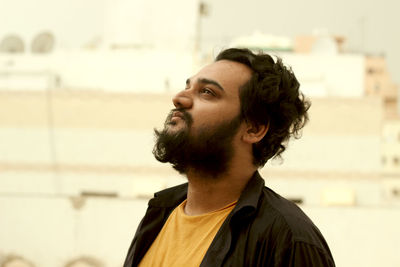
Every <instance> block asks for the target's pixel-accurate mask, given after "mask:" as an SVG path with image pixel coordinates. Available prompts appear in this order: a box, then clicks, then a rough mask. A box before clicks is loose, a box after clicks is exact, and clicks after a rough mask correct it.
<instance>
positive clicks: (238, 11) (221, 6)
mask: <svg viewBox="0 0 400 267" xmlns="http://www.w3.org/2000/svg"><path fill="white" fill-rule="evenodd" d="M206 3H209V9H210V12H209V16H207V17H204V18H203V19H202V36H203V47H205V48H210V47H213V46H216V45H223V44H224V43H226V42H228V41H229V40H231V39H232V38H233V37H235V36H236V35H240V34H243V35H248V34H251V33H252V32H253V31H254V30H260V31H261V32H264V33H269V34H276V35H287V36H290V37H295V36H296V35H299V34H311V33H312V31H313V30H314V29H327V30H328V31H329V32H330V33H332V34H336V35H343V36H345V37H346V39H347V41H346V45H345V47H346V48H347V49H348V50H349V51H356V52H365V53H371V54H384V55H386V57H387V62H388V65H389V67H390V71H391V74H392V77H393V79H394V80H395V81H396V82H397V83H400V50H399V47H400V30H399V25H400V16H399V10H400V1H398V0H383V1H375V0H304V1H296V0H280V1H270V0H247V1H242V0H215V1H211V0H208V1H206Z"/></svg>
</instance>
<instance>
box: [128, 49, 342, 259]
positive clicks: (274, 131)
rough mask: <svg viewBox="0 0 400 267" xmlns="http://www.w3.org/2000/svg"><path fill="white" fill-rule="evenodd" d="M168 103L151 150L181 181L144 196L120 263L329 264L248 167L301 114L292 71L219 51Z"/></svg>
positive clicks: (300, 219) (316, 240)
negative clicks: (145, 204)
mask: <svg viewBox="0 0 400 267" xmlns="http://www.w3.org/2000/svg"><path fill="white" fill-rule="evenodd" d="M173 103H174V105H175V107H176V108H175V109H173V110H172V111H171V113H170V114H169V116H168V117H167V119H166V122H165V125H164V129H163V130H162V131H157V130H156V131H155V134H156V137H157V141H156V144H155V147H154V150H153V153H154V155H155V157H156V159H157V160H159V161H161V162H169V163H171V164H172V166H173V168H175V169H176V170H177V171H179V172H180V173H182V174H184V175H186V176H187V179H188V183H187V184H184V185H180V186H176V187H173V188H169V189H166V190H164V191H161V192H158V193H156V194H155V197H154V198H153V199H151V200H150V201H149V207H148V210H147V212H146V215H145V216H144V218H143V220H142V222H141V224H140V225H139V227H138V230H137V232H136V235H135V237H134V239H133V242H132V245H131V247H130V248H129V251H128V255H127V258H126V261H125V264H124V267H131V266H141V267H144V266H152V267H154V266H185V267H186V266H271V267H272V266H274V267H277V266H321V267H322V266H324V267H327V266H334V261H333V258H332V255H331V253H330V251H329V248H328V245H327V243H326V242H325V240H324V238H323V236H322V235H321V233H320V232H319V230H318V229H317V227H316V226H315V225H314V224H313V223H312V222H311V220H310V219H309V218H308V217H307V216H306V215H305V214H304V213H303V212H302V211H301V210H300V209H299V208H298V207H297V206H296V205H295V204H293V203H291V202H290V201H288V200H286V199H284V198H283V197H281V196H279V195H278V194H276V193H275V192H273V191H272V190H271V189H269V188H267V187H265V186H264V180H263V179H262V178H261V177H260V175H259V173H258V171H257V169H258V168H260V167H262V166H264V164H265V163H266V162H267V161H268V160H269V159H270V158H272V157H276V156H280V154H281V153H282V152H283V151H284V150H285V144H286V142H287V141H288V139H289V138H290V137H291V136H294V137H297V136H298V134H299V131H300V130H301V128H302V127H303V126H304V124H305V123H306V121H307V119H308V117H307V110H308V108H309V106H310V104H309V102H308V101H307V100H305V99H304V97H303V95H302V94H301V92H300V91H299V83H298V82H297V80H296V78H295V76H294V74H293V73H292V71H291V70H288V69H287V68H286V67H285V66H284V65H283V64H282V62H281V61H280V59H278V60H277V61H276V62H275V61H274V60H273V59H272V58H271V57H270V56H269V55H266V54H253V53H252V52H251V51H249V50H247V49H227V50H225V51H222V52H221V53H220V54H219V55H218V56H217V58H216V61H215V62H214V63H212V64H210V65H208V66H206V67H204V68H203V69H201V70H200V71H199V72H198V73H197V74H196V75H194V76H192V77H190V78H189V79H188V80H187V81H186V88H185V90H183V91H181V92H180V93H178V94H177V95H176V96H175V97H174V98H173Z"/></svg>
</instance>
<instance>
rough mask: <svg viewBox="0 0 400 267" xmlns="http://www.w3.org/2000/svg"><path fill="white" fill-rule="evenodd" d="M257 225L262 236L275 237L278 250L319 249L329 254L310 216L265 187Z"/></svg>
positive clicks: (255, 220)
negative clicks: (291, 248)
mask: <svg viewBox="0 0 400 267" xmlns="http://www.w3.org/2000/svg"><path fill="white" fill-rule="evenodd" d="M254 226H256V227H258V228H260V229H259V231H261V233H262V235H260V236H259V237H260V238H262V239H264V238H265V239H272V240H274V243H275V245H276V248H277V249H280V250H285V249H289V248H290V247H294V246H298V247H299V246H301V247H302V248H303V249H304V248H310V249H311V248H312V249H316V251H321V252H323V253H325V252H326V253H327V254H329V255H330V252H329V248H328V245H327V243H326V241H325V239H324V237H323V236H322V234H321V232H320V231H319V229H318V228H317V226H315V224H314V223H313V222H312V221H311V219H310V218H309V217H308V216H307V215H306V214H305V213H304V212H303V211H302V210H301V208H300V207H299V206H297V205H296V204H295V203H293V202H292V201H289V200H287V199H285V198H284V197H282V196H280V195H279V194H277V193H275V192H274V191H273V190H271V189H270V188H268V187H264V188H263V191H262V195H261V197H260V203H259V208H258V210H257V215H256V217H255V219H254Z"/></svg>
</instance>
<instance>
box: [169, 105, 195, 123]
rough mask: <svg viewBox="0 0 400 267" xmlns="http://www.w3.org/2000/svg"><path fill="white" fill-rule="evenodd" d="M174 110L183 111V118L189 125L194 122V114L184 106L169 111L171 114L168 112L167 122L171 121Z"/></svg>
mask: <svg viewBox="0 0 400 267" xmlns="http://www.w3.org/2000/svg"><path fill="white" fill-rule="evenodd" d="M174 112H179V113H181V114H182V119H183V120H184V121H185V122H186V123H187V124H188V125H191V124H192V122H193V118H192V115H190V113H189V112H187V111H186V110H185V109H183V108H174V109H172V110H171V111H170V112H169V114H168V117H167V120H166V122H169V121H170V120H171V118H172V116H173V114H174Z"/></svg>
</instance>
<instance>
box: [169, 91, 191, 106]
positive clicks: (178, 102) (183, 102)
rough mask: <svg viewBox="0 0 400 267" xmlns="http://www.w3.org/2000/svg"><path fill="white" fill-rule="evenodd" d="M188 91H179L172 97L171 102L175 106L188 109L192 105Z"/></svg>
mask: <svg viewBox="0 0 400 267" xmlns="http://www.w3.org/2000/svg"><path fill="white" fill-rule="evenodd" d="M188 91H189V90H183V91H180V92H179V93H177V94H176V95H175V96H174V97H173V98H172V103H174V106H175V107H176V108H184V109H190V108H191V107H192V106H193V99H192V97H191V96H190V94H189V92H188Z"/></svg>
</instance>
